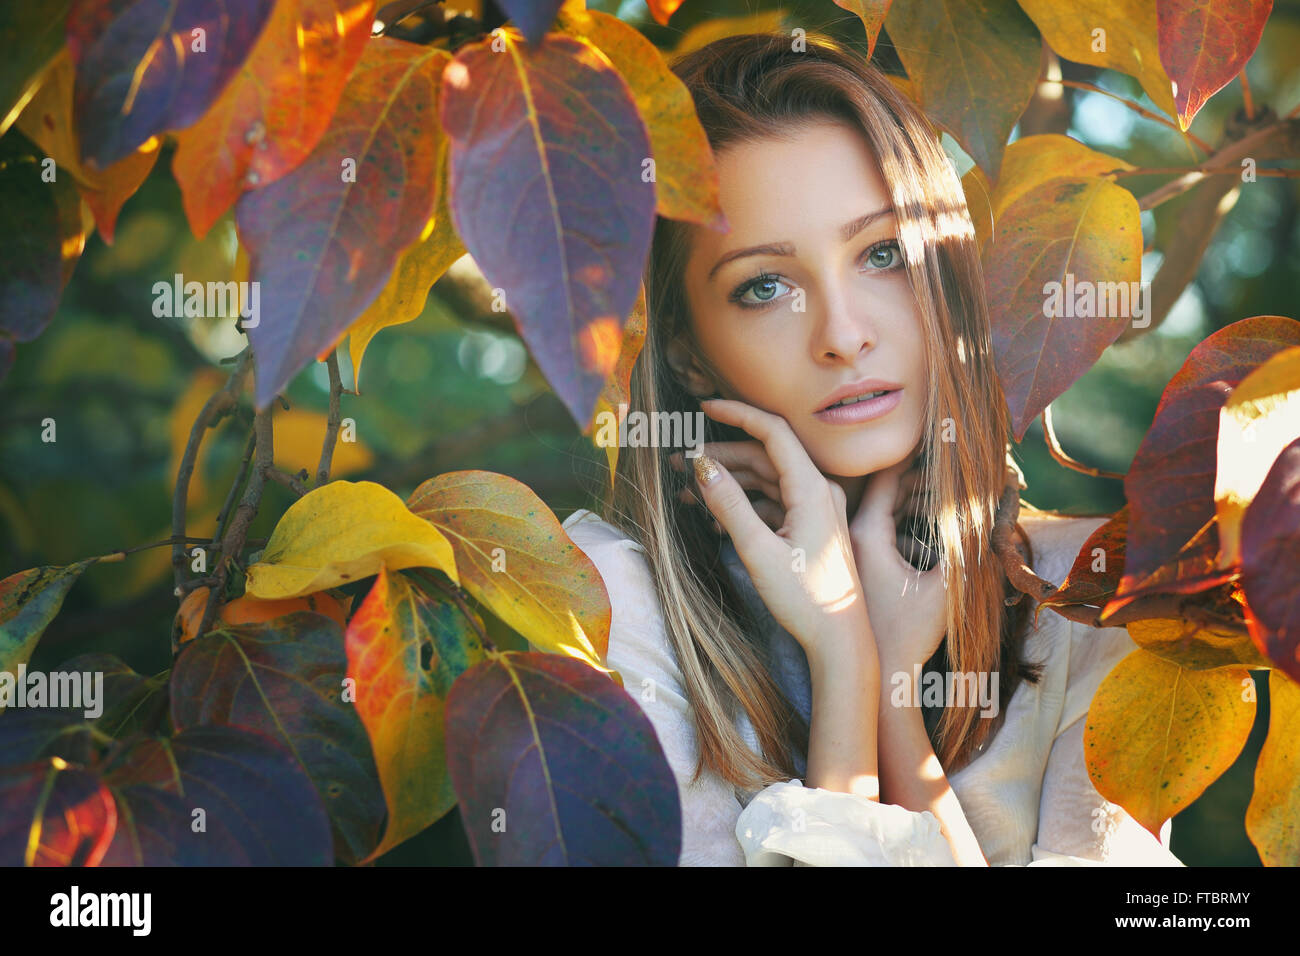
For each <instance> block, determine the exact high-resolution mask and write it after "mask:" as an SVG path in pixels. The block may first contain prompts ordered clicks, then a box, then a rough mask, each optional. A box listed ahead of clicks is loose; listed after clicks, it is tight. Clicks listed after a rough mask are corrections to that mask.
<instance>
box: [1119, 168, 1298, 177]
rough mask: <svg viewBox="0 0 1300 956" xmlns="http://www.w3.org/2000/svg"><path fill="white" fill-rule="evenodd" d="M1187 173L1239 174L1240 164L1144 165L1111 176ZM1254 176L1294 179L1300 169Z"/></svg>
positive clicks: (1259, 171) (1257, 172)
mask: <svg viewBox="0 0 1300 956" xmlns="http://www.w3.org/2000/svg"><path fill="white" fill-rule="evenodd" d="M1188 173H1201V174H1203V175H1205V176H1221V175H1224V174H1231V175H1234V176H1239V175H1241V167H1240V166H1221V167H1219V168H1218V169H1209V168H1207V167H1204V166H1146V167H1143V168H1140V169H1117V170H1114V171H1113V172H1111V173H1110V174H1109V175H1111V176H1174V175H1186V174H1188ZM1255 175H1256V176H1272V177H1274V178H1276V179H1296V178H1300V169H1256V170H1255Z"/></svg>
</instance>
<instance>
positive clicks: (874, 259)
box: [867, 240, 902, 269]
mask: <svg viewBox="0 0 1300 956" xmlns="http://www.w3.org/2000/svg"><path fill="white" fill-rule="evenodd" d="M901 255H902V252H901V250H899V248H898V243H897V242H896V241H892V240H891V241H890V242H884V243H881V244H880V245H878V246H873V247H872V248H870V249H868V250H867V262H868V263H870V264H871V265H872V266H873V267H874V268H876V269H892V268H893V267H894V266H896V265H898V264H899V261H900V257H901Z"/></svg>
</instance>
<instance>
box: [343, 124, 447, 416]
mask: <svg viewBox="0 0 1300 956" xmlns="http://www.w3.org/2000/svg"><path fill="white" fill-rule="evenodd" d="M446 154H447V143H446V140H445V139H443V140H440V141H439V152H438V177H439V178H438V212H437V213H436V214H435V215H434V217H433V219H432V220H430V222H429V223H428V225H426V226H425V232H424V234H422V235H421V236H420V238H419V239H418V240H417V241H416V243H415V244H414V245H413V246H410V247H408V248H407V249H406V250H405V251H404V252H403V253H402V254H401V256H400V257H399V258H398V260H397V268H395V269H394V270H393V274H392V275H391V276H390V277H389V279H388V284H387V285H385V286H384V289H383V291H382V292H380V293H379V298H377V299H375V301H374V302H372V303H370V305H369V306H367V307H366V311H365V312H363V313H361V317H360V318H358V319H357V320H356V321H355V322H353V323H352V325H351V326H350V327H349V328H348V353H349V355H350V356H351V358H352V376H353V379H352V383H353V388H354V389H355V390H356V391H358V392H360V390H361V359H362V358H363V357H364V356H365V354H366V347H367V346H369V345H370V340H371V339H373V338H374V337H375V336H376V335H377V334H378V333H379V332H380V330H381V329H386V328H389V327H390V326H394V325H401V324H402V323H404V322H411V321H413V320H414V319H416V318H417V317H418V316H419V315H420V313H421V312H423V311H424V304H425V302H426V301H427V300H428V298H429V290H430V289H431V288H433V284H434V283H435V282H437V281H438V279H439V278H441V277H442V274H443V273H444V272H446V271H447V269H448V268H450V267H451V264H452V263H453V262H455V261H456V260H457V259H459V258H460V257H461V256H463V255H465V247H464V246H463V245H462V244H461V241H460V237H459V236H458V235H456V229H455V227H454V226H453V225H452V221H451V210H450V209H449V208H448V206H447V155H446Z"/></svg>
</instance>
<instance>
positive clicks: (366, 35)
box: [172, 0, 374, 238]
mask: <svg viewBox="0 0 1300 956" xmlns="http://www.w3.org/2000/svg"><path fill="white" fill-rule="evenodd" d="M373 21H374V2H373V0H279V2H277V3H276V4H275V9H274V11H273V12H272V14H271V19H270V21H269V22H268V23H267V25H266V28H265V29H264V30H263V31H262V35H261V37H260V38H259V39H258V41H257V45H256V46H254V47H253V51H252V52H251V53H250V54H249V55H248V59H247V60H246V61H245V62H244V64H243V66H242V67H241V68H240V70H239V72H238V73H236V74H235V76H234V78H233V79H232V80H231V81H230V84H229V85H228V86H227V87H226V89H225V91H224V92H223V93H222V94H221V97H220V98H219V99H218V100H217V102H216V103H215V104H213V106H212V108H211V109H209V110H208V111H207V112H206V113H205V114H204V115H203V118H202V119H200V120H199V121H198V122H197V123H195V124H194V125H193V126H191V127H189V128H188V129H186V130H183V131H182V132H181V133H179V134H178V135H177V137H176V154H175V156H173V158H172V173H173V174H174V175H175V177H176V182H177V183H178V184H179V185H180V187H181V200H182V202H183V203H184V206H185V215H186V216H187V217H188V218H189V221H190V227H191V228H192V229H193V230H194V234H195V235H196V236H198V237H200V238H202V237H203V236H204V235H206V234H207V231H208V230H209V229H211V228H212V224H213V223H214V222H216V221H217V220H218V219H220V218H221V215H222V213H224V212H225V211H226V210H227V209H229V208H230V207H231V206H232V205H234V202H235V200H236V199H238V198H239V196H240V193H242V192H244V191H246V190H249V189H255V188H257V187H259V186H265V185H268V184H269V183H273V182H275V181H276V180H277V179H279V178H280V177H281V176H283V175H285V174H286V173H288V172H289V171H290V170H292V169H294V168H295V167H296V166H297V165H298V164H299V163H300V162H302V161H303V160H304V159H305V158H306V157H307V156H308V154H310V153H311V151H312V149H313V148H314V147H315V145H316V143H317V142H318V141H319V140H320V137H321V135H322V134H323V133H324V132H325V129H326V127H328V126H329V123H330V119H331V118H332V117H333V115H334V109H335V107H336V106H337V105H338V101H339V97H340V95H341V94H342V93H343V86H344V84H345V83H346V82H347V79H348V75H349V74H350V73H351V72H352V68H353V67H354V66H356V63H357V60H358V59H360V57H361V51H362V50H363V48H364V47H365V44H366V41H367V40H369V39H370V27H371V24H372V22H373Z"/></svg>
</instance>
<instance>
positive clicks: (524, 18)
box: [497, 0, 564, 46]
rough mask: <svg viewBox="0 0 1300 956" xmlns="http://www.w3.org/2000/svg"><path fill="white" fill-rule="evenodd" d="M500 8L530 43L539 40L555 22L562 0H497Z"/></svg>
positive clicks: (536, 42)
mask: <svg viewBox="0 0 1300 956" xmlns="http://www.w3.org/2000/svg"><path fill="white" fill-rule="evenodd" d="M497 2H498V3H499V4H500V5H501V9H502V10H503V11H504V12H505V15H506V16H508V17H509V18H510V19H511V21H512V22H513V23H514V24H515V26H517V27H518V28H519V32H520V33H522V34H523V35H524V39H526V40H527V41H528V42H529V43H530V44H532V45H534V46H535V45H536V44H538V43H540V42H541V40H542V37H543V36H545V35H546V31H547V30H549V29H550V28H551V24H552V23H554V22H555V15H556V14H557V13H559V12H560V7H561V6H563V4H564V0H497Z"/></svg>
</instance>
